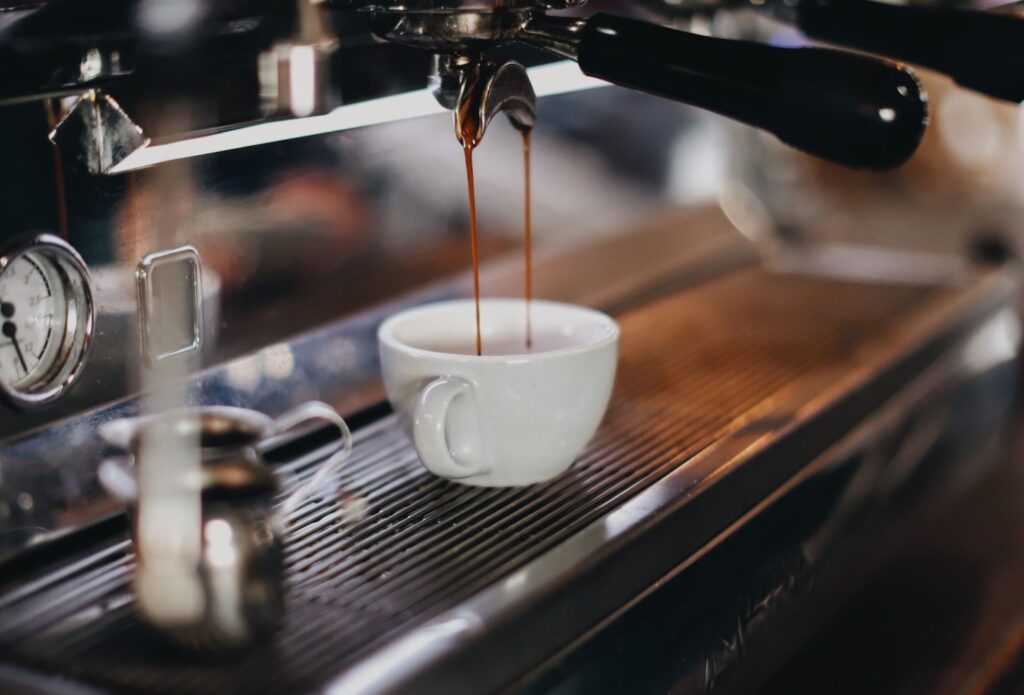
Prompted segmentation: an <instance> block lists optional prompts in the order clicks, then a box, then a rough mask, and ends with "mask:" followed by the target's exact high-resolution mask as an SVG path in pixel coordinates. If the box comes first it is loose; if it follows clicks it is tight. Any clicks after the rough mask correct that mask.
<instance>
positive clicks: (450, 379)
mask: <svg viewBox="0 0 1024 695" xmlns="http://www.w3.org/2000/svg"><path fill="white" fill-rule="evenodd" d="M480 318H481V334H482V337H483V356H482V357H478V356H477V354H476V323H475V318H474V307H473V301H472V300H457V301H451V302H441V303H438V304H428V305H426V306H421V307H417V308H414V309H409V310H407V311H403V312H401V313H399V314H396V315H394V316H392V317H391V318H389V319H388V320H386V321H385V322H384V323H383V324H382V325H381V327H380V329H379V330H378V332H377V337H378V339H379V342H380V357H381V367H382V371H383V374H384V386H385V389H386V390H387V395H388V400H390V401H391V404H392V406H393V407H394V409H395V411H396V412H397V413H398V414H399V416H400V418H401V420H402V423H403V425H404V426H405V428H406V431H408V432H409V435H410V437H411V438H412V441H413V444H414V445H415V447H416V451H417V452H418V453H419V455H420V460H421V461H422V462H423V464H424V465H425V466H426V467H427V468H428V469H430V471H431V472H433V473H434V474H436V475H439V476H442V477H444V478H449V479H451V480H457V481H458V482H460V483H465V484H467V485H483V486H514V485H529V484H531V483H537V482H540V481H543V480H548V479H550V478H553V477H555V476H557V475H558V474H560V473H562V472H564V471H565V470H566V469H567V468H569V466H571V465H572V463H573V461H575V460H576V457H577V456H579V454H580V452H581V451H582V450H583V447H585V446H586V445H587V442H589V441H590V438H591V437H593V436H594V432H595V431H596V430H597V426H598V425H599V424H600V422H601V418H602V417H603V416H604V411H605V408H607V406H608V399H609V398H610V397H611V393H612V386H613V384H614V381H615V366H616V362H617V358H618V343H619V327H618V325H617V324H616V323H615V321H613V320H612V319H611V318H610V317H608V316H606V315H604V314H602V313H600V312H598V311H594V310H592V309H587V308H584V307H579V306H573V305H571V304H559V303H556V302H545V301H536V300H535V301H533V302H532V306H531V321H532V326H533V348H532V350H530V351H527V349H526V308H525V303H524V302H523V300H519V299H485V300H482V301H481V302H480Z"/></svg>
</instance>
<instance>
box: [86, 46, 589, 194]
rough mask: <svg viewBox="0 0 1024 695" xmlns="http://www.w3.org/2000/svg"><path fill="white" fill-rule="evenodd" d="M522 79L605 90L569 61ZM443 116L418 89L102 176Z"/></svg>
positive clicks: (186, 142) (544, 90)
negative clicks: (342, 132) (366, 127)
mask: <svg viewBox="0 0 1024 695" xmlns="http://www.w3.org/2000/svg"><path fill="white" fill-rule="evenodd" d="M527 73H528V74H529V75H530V82H531V83H533V88H534V91H535V92H536V94H537V96H538V97H543V96H550V95H553V94H565V93H568V92H577V91H581V90H585V89H594V88H595V87H604V86H607V85H608V83H607V82H604V81H603V80H598V79H595V78H593V77H587V76H586V75H584V74H583V73H582V72H580V69H579V67H578V66H577V65H576V63H574V62H572V61H568V60H565V61H559V62H556V63H548V64H547V65H539V66H537V67H533V68H529V69H528V70H527ZM446 112H447V111H446V109H445V108H444V107H443V106H441V105H440V104H439V103H438V102H437V100H436V99H435V98H434V95H433V94H431V92H430V90H429V89H422V90H418V91H414V92H406V93H404V94H395V95H392V96H387V97H381V98H379V99H371V100H369V101H362V102H358V103H355V104H346V105H344V106H339V107H338V108H336V109H334V110H333V111H331V112H330V113H326V114H324V115H322V116H307V117H305V118H291V119H287V120H281V121H269V122H264V123H256V124H251V125H247V126H242V127H240V128H232V129H230V130H222V131H218V132H215V133H209V134H207V135H197V136H194V137H189V138H185V139H181V140H173V141H169V142H162V143H161V142H153V143H149V144H146V145H143V146H142V147H140V148H138V149H137V150H135V151H134V152H132V153H131V154H129V155H128V156H127V157H125V158H124V159H122V160H121V161H120V162H119V163H117V164H116V165H115V166H113V167H111V168H110V169H109V170H107V171H105V172H104V173H106V174H123V173H125V172H127V171H135V170H137V169H145V168H146V167H151V166H155V165H157V164H163V163H165V162H173V161H175V160H178V159H189V158H192V157H200V156H202V155H206V154H213V153H215V152H226V151H228V150H237V149H240V148H243V147H253V146H255V145H265V144H268V143H271V142H281V141H283V140H294V139H295V138H305V137H309V136H311V135H323V134H325V133H336V132H340V131H343V130H351V129H353V128H363V127H365V126H369V125H377V124H380V123H391V122H394V121H401V120H405V119H409V118H416V117H419V116H432V115H437V114H441V113H446Z"/></svg>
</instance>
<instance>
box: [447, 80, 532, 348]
mask: <svg viewBox="0 0 1024 695" xmlns="http://www.w3.org/2000/svg"><path fill="white" fill-rule="evenodd" d="M481 98H482V93H481V91H480V90H473V92H472V97H471V98H469V99H466V100H464V101H463V102H462V104H461V105H460V106H459V110H458V112H457V113H456V119H457V123H458V127H457V128H456V132H457V133H458V135H459V140H460V141H461V143H462V151H463V155H464V157H465V162H466V189H467V193H468V196H469V243H470V251H471V254H472V258H473V304H474V309H475V313H476V354H477V356H482V355H483V338H482V335H481V331H480V252H479V228H478V226H477V219H476V181H475V177H474V175H473V150H474V149H476V147H477V146H478V145H479V144H480V141H481V139H482V132H483V130H482V128H481V127H480V117H479V113H480V99H481ZM519 132H520V134H521V135H522V138H523V171H524V179H523V188H524V194H523V246H524V261H525V264H524V265H525V273H524V275H525V277H524V283H523V293H524V298H525V304H526V349H527V350H528V351H529V350H530V349H531V348H532V347H533V329H532V326H531V321H530V303H531V301H532V299H533V259H532V253H533V252H532V224H531V207H530V131H529V130H528V129H520V131H519Z"/></svg>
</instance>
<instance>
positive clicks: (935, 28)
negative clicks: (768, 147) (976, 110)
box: [777, 0, 1024, 103]
mask: <svg viewBox="0 0 1024 695" xmlns="http://www.w3.org/2000/svg"><path fill="white" fill-rule="evenodd" d="M777 13H778V14H779V15H780V16H782V17H783V18H784V19H786V20H787V21H791V22H792V23H793V24H795V25H796V26H797V27H798V28H799V29H800V30H801V31H803V32H804V33H805V34H807V35H808V36H811V37H813V38H816V39H821V40H822V41H828V42H830V43H836V44H840V45H844V46H849V47H851V48H857V49H860V50H863V51H869V52H872V53H879V54H881V55H885V56H890V57H893V58H897V59H899V60H905V61H907V62H908V63H913V64H915V65H920V66H922V67H927V68H931V69H933V70H936V71H938V72H941V73H945V74H946V75H949V76H950V77H952V78H953V79H954V80H956V82H957V83H958V84H960V85H962V86H964V87H967V88H969V89H974V90H976V91H979V92H982V93H984V94H988V95H989V96H993V97H997V98H999V99H1005V100H1007V101H1012V102H1014V103H1020V102H1021V101H1024V16H1021V15H1019V14H1012V13H1008V12H984V11H977V10H965V9H956V8H944V7H906V6H898V5H890V4H885V3H881V2H872V1H871V0H800V1H799V2H798V3H797V4H796V5H795V6H793V7H790V6H787V5H786V4H780V5H778V6H777Z"/></svg>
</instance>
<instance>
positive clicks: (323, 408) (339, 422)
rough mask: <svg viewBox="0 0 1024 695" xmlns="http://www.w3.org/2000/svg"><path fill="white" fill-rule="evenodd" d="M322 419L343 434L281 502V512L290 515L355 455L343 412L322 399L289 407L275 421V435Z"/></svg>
mask: <svg viewBox="0 0 1024 695" xmlns="http://www.w3.org/2000/svg"><path fill="white" fill-rule="evenodd" d="M316 420H319V421H321V422H324V423H326V424H328V425H333V426H335V427H337V428H338V430H340V431H341V438H340V439H338V440H337V441H336V442H335V443H334V448H333V451H332V452H331V455H330V457H329V458H328V459H327V460H326V461H324V462H323V463H322V464H320V468H319V469H318V470H317V471H316V473H314V474H313V477H311V478H310V479H309V480H308V481H306V482H305V483H303V484H302V485H300V486H299V487H298V489H297V490H295V492H293V493H292V494H291V495H289V496H288V498H287V499H286V500H285V501H284V504H282V505H281V509H280V512H279V513H280V514H281V516H283V517H287V516H288V515H289V514H291V513H292V512H293V511H295V509H296V508H297V507H298V506H299V505H300V504H302V503H303V502H305V501H306V500H307V499H309V498H310V497H313V496H314V495H316V493H317V492H318V491H319V490H320V489H321V488H322V487H323V486H324V484H325V483H326V482H327V480H328V479H330V477H331V476H332V475H334V474H335V473H336V472H337V471H338V469H339V468H341V466H342V465H343V464H344V463H345V462H346V461H348V458H349V456H351V455H352V431H351V430H350V429H349V427H348V423H346V422H345V420H344V418H342V417H341V415H338V411H336V410H335V409H334V408H332V407H331V406H329V405H327V404H326V403H321V402H320V401H310V402H308V403H303V404H302V405H300V406H298V407H296V408H294V409H292V410H289V411H288V412H286V413H284V414H283V415H281V416H280V417H278V418H277V419H276V420H275V421H274V431H273V433H274V434H275V435H277V434H281V433H282V432H287V431H288V430H291V429H294V428H296V427H298V426H299V425H302V424H305V423H307V422H312V421H316Z"/></svg>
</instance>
